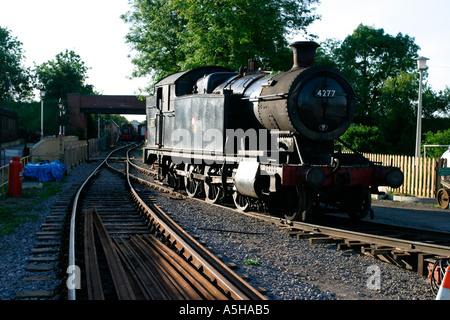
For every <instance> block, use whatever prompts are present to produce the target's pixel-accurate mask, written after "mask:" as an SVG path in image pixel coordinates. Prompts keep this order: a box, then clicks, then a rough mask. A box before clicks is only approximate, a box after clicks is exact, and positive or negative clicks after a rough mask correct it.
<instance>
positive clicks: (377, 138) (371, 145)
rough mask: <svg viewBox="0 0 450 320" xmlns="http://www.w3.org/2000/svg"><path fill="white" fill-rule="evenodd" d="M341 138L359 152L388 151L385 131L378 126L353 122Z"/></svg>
mask: <svg viewBox="0 0 450 320" xmlns="http://www.w3.org/2000/svg"><path fill="white" fill-rule="evenodd" d="M341 139H342V140H343V141H344V142H345V143H347V144H348V145H350V146H352V147H353V148H354V149H356V150H357V151H359V152H367V153H388V150H386V141H384V136H383V133H382V132H381V131H380V129H379V128H378V127H373V126H365V125H360V124H352V125H351V126H350V128H348V130H347V131H346V132H345V133H344V134H343V135H342V136H341ZM343 150H346V148H345V147H344V148H343ZM346 151H350V150H346Z"/></svg>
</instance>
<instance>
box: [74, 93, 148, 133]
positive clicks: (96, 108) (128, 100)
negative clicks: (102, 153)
mask: <svg viewBox="0 0 450 320" xmlns="http://www.w3.org/2000/svg"><path fill="white" fill-rule="evenodd" d="M67 104H68V107H69V112H70V124H69V128H70V129H73V130H77V129H78V128H82V129H84V132H85V133H87V116H88V114H97V113H100V114H144V115H145V100H142V101H141V100H139V99H138V98H137V97H136V96H114V95H81V94H78V93H69V94H68V95H67Z"/></svg>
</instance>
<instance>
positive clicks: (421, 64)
mask: <svg viewBox="0 0 450 320" xmlns="http://www.w3.org/2000/svg"><path fill="white" fill-rule="evenodd" d="M414 60H417V68H418V69H419V72H420V81H419V106H418V108H417V129H416V130H417V131H416V152H415V156H416V157H419V158H420V145H421V144H422V78H423V71H424V70H426V68H427V60H430V59H428V58H425V57H417V58H415V59H414Z"/></svg>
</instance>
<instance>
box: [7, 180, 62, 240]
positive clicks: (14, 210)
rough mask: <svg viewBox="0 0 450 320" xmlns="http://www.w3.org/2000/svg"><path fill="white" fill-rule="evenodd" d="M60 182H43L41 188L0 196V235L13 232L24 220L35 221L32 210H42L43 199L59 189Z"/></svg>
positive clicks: (34, 214) (35, 217)
mask: <svg viewBox="0 0 450 320" xmlns="http://www.w3.org/2000/svg"><path fill="white" fill-rule="evenodd" d="M61 186H62V182H43V183H42V188H29V189H23V190H22V193H21V197H8V196H6V195H2V196H0V236H2V235H8V234H12V233H14V232H15V230H16V228H17V227H18V226H20V225H21V224H22V223H25V222H29V221H30V222H33V221H37V218H38V215H37V214H36V213H32V211H36V210H37V211H39V210H42V207H40V206H39V204H40V203H42V202H43V201H44V200H46V199H48V198H49V197H51V196H53V195H55V194H57V193H58V192H60V191H61Z"/></svg>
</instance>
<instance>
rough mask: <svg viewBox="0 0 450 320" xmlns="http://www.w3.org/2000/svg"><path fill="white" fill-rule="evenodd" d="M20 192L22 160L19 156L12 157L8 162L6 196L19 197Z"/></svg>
mask: <svg viewBox="0 0 450 320" xmlns="http://www.w3.org/2000/svg"><path fill="white" fill-rule="evenodd" d="M21 193H22V162H20V157H13V158H12V161H10V162H9V177H8V196H12V197H20V194H21Z"/></svg>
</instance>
